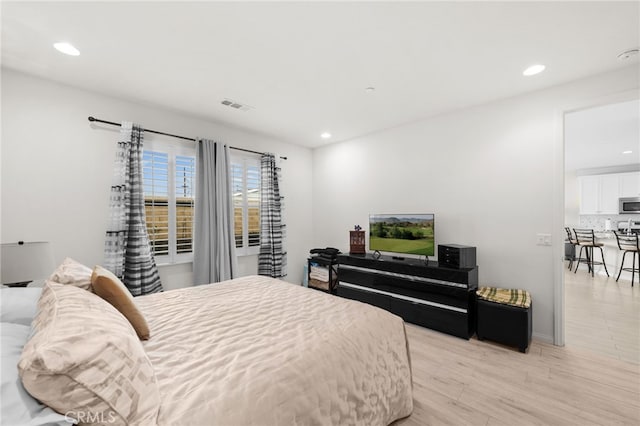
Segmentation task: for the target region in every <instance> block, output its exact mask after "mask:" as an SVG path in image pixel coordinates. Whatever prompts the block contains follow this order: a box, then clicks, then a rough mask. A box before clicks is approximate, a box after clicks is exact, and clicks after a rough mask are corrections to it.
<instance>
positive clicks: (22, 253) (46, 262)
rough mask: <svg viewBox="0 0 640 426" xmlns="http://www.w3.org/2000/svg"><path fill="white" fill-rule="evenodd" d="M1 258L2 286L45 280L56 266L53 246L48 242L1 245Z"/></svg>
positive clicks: (0, 279)
mask: <svg viewBox="0 0 640 426" xmlns="http://www.w3.org/2000/svg"><path fill="white" fill-rule="evenodd" d="M0 258H1V259H2V268H1V269H0V281H2V284H13V283H21V282H27V281H33V280H41V279H45V278H48V277H49V276H50V275H51V273H52V272H53V270H54V268H55V266H56V265H55V263H54V260H53V251H52V250H51V244H49V243H48V242H28V243H22V242H21V243H8V244H1V245H0Z"/></svg>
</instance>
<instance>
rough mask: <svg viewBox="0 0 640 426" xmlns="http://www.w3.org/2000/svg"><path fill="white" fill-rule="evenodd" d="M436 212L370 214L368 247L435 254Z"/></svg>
mask: <svg viewBox="0 0 640 426" xmlns="http://www.w3.org/2000/svg"><path fill="white" fill-rule="evenodd" d="M434 241H435V240H434V215H433V214H396V215H392V214H375V215H370V216H369V249H370V250H377V251H386V252H392V253H406V254H417V255H423V256H433V255H434V252H435V250H434V247H435V244H434Z"/></svg>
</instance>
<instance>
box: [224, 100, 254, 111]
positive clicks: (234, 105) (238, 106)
mask: <svg viewBox="0 0 640 426" xmlns="http://www.w3.org/2000/svg"><path fill="white" fill-rule="evenodd" d="M220 103H221V104H222V105H226V106H228V107H231V108H233V109H239V110H240V111H245V112H246V111H249V110H250V109H253V107H252V106H249V105H246V104H242V103H240V102H236V101H233V100H231V99H227V98H225V99H224V100H223V101H222V102H220Z"/></svg>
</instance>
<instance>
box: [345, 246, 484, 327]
mask: <svg viewBox="0 0 640 426" xmlns="http://www.w3.org/2000/svg"><path fill="white" fill-rule="evenodd" d="M338 281H339V283H338V287H337V289H336V294H337V295H338V296H342V297H346V298H349V299H355V300H359V301H361V302H365V303H369V304H371V305H375V306H378V307H380V308H383V309H386V310H388V311H390V312H393V313H394V314H396V315H398V316H401V317H402V318H403V319H404V320H405V321H407V322H410V323H413V324H418V325H421V326H424V327H428V328H432V329H434V330H438V331H442V332H444V333H448V334H452V335H454V336H458V337H463V338H465V339H469V338H470V337H471V336H473V334H474V333H475V330H476V324H475V306H476V303H475V301H476V295H475V292H476V290H477V288H478V267H477V266H476V267H474V268H461V269H458V268H450V267H440V266H439V265H438V263H437V262H428V263H425V262H424V261H422V260H418V259H405V260H396V259H392V258H391V257H387V256H381V257H380V258H375V257H374V256H373V255H371V254H363V255H353V254H349V255H347V254H343V255H339V256H338Z"/></svg>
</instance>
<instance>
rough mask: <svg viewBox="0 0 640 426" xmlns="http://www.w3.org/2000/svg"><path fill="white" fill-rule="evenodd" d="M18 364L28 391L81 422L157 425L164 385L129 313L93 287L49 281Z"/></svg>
mask: <svg viewBox="0 0 640 426" xmlns="http://www.w3.org/2000/svg"><path fill="white" fill-rule="evenodd" d="M33 330H34V334H33V336H32V337H31V339H30V340H29V341H28V342H27V344H26V345H25V346H24V350H23V351H22V356H21V357H20V363H19V364H18V369H19V371H20V377H21V378H22V383H23V385H24V387H25V388H26V389H27V391H28V392H29V393H30V394H31V395H32V396H33V397H34V398H36V399H38V400H39V401H42V402H43V403H45V404H47V405H48V406H49V407H51V408H53V409H54V410H56V411H58V412H59V413H74V414H75V415H76V416H77V418H78V419H80V420H81V421H82V420H83V421H82V423H83V424H95V425H99V424H104V423H115V424H127V425H128V424H131V425H133V424H136V425H146V424H156V421H157V416H158V410H159V409H160V392H159V389H158V384H157V382H156V377H155V373H154V370H153V366H152V365H151V361H149V358H148V357H147V354H146V353H145V351H144V348H143V347H142V344H141V343H140V340H139V339H138V336H137V335H136V333H135V330H134V329H133V327H132V326H131V324H130V323H129V321H127V319H126V318H125V317H124V316H123V315H122V314H121V313H120V312H118V310H117V309H116V308H114V307H113V306H111V305H110V304H109V303H108V302H106V301H105V300H103V299H102V298H100V296H98V295H96V294H93V293H91V292H88V291H85V290H82V289H79V288H77V287H74V286H70V285H62V284H58V283H54V282H51V281H49V282H47V284H46V285H45V287H44V289H43V291H42V296H41V297H40V300H39V302H38V313H37V315H36V318H35V319H34V321H33Z"/></svg>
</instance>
